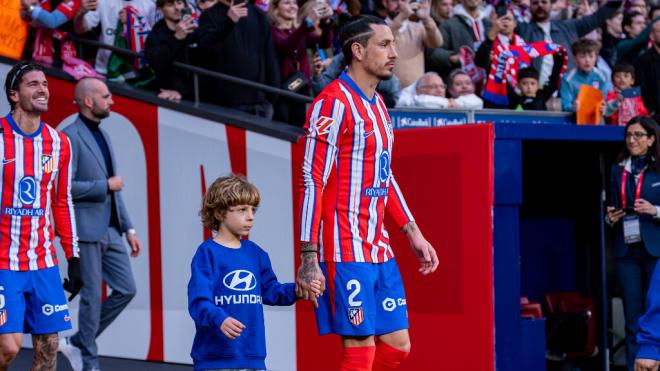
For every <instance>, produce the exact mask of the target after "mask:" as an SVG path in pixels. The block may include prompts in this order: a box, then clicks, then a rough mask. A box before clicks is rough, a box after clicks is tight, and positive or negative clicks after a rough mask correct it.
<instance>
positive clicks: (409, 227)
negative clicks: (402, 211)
mask: <svg viewBox="0 0 660 371" xmlns="http://www.w3.org/2000/svg"><path fill="white" fill-rule="evenodd" d="M415 231H419V228H417V224H415V222H414V221H411V222H408V224H406V225H404V226H403V227H402V228H401V232H403V234H405V235H410V234H411V233H413V232H415Z"/></svg>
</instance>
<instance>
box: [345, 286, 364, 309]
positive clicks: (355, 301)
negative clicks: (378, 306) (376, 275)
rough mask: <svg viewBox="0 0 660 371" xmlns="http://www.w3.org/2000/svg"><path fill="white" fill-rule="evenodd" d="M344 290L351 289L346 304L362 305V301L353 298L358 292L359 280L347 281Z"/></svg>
mask: <svg viewBox="0 0 660 371" xmlns="http://www.w3.org/2000/svg"><path fill="white" fill-rule="evenodd" d="M346 290H348V291H353V292H351V294H350V295H348V305H350V306H351V307H359V306H360V305H362V301H360V300H355V297H356V296H357V294H359V293H360V281H358V280H350V281H348V282H347V283H346Z"/></svg>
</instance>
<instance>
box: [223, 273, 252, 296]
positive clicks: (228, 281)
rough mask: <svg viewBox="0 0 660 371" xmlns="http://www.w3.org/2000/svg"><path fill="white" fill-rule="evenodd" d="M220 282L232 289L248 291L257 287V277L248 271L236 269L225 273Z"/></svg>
mask: <svg viewBox="0 0 660 371" xmlns="http://www.w3.org/2000/svg"><path fill="white" fill-rule="evenodd" d="M222 283H223V284H224V285H225V287H226V288H228V289H230V290H234V291H250V290H252V289H254V288H255V287H257V279H256V278H255V277H254V274H252V272H250V271H246V270H243V269H238V270H235V271H232V272H229V273H227V275H226V276H225V278H224V279H223V280H222Z"/></svg>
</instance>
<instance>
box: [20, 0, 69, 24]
mask: <svg viewBox="0 0 660 371" xmlns="http://www.w3.org/2000/svg"><path fill="white" fill-rule="evenodd" d="M78 9H80V0H68V1H62V2H61V3H59V5H57V7H55V9H52V6H51V2H50V1H44V2H43V3H41V2H40V1H39V0H21V15H22V16H23V19H25V20H26V21H31V20H32V21H36V22H38V24H39V26H41V27H44V28H50V29H55V28H58V27H60V26H61V25H63V24H64V23H66V22H67V21H69V20H71V19H73V16H74V15H76V13H77V12H78Z"/></svg>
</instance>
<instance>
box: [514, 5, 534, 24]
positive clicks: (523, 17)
mask: <svg viewBox="0 0 660 371" xmlns="http://www.w3.org/2000/svg"><path fill="white" fill-rule="evenodd" d="M510 6H511V10H512V11H513V16H514V17H515V18H516V22H518V23H524V22H529V21H530V20H532V14H531V13H530V11H529V0H511V3H510Z"/></svg>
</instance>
